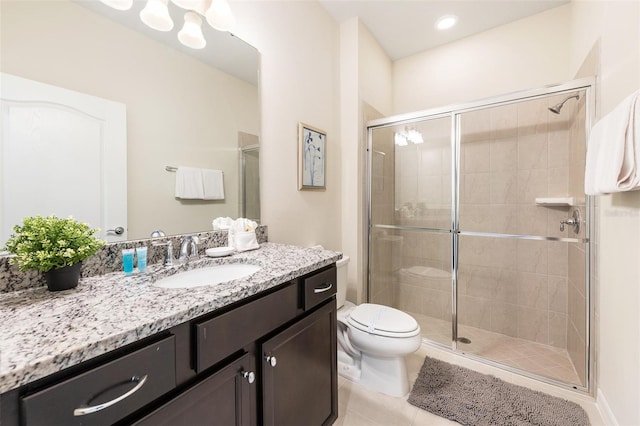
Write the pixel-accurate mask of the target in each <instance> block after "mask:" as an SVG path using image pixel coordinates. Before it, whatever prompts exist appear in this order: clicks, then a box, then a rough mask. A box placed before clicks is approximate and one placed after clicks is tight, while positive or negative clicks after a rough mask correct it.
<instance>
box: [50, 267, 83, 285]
mask: <svg viewBox="0 0 640 426" xmlns="http://www.w3.org/2000/svg"><path fill="white" fill-rule="evenodd" d="M81 266H82V262H78V263H74V264H73V265H71V266H64V267H62V268H59V269H51V270H49V271H47V272H45V273H44V279H45V280H46V281H47V288H48V289H49V291H61V290H69V289H70V288H75V287H77V286H78V281H80V268H81Z"/></svg>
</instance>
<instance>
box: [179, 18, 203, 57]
mask: <svg viewBox="0 0 640 426" xmlns="http://www.w3.org/2000/svg"><path fill="white" fill-rule="evenodd" d="M201 26H202V19H201V18H200V16H198V14H197V13H195V12H187V13H185V14H184V26H183V27H182V29H181V30H180V32H179V33H178V40H180V43H182V44H184V45H185V46H187V47H190V48H192V49H202V48H204V47H205V46H206V45H207V42H206V40H205V39H204V36H203V35H202V27H201Z"/></svg>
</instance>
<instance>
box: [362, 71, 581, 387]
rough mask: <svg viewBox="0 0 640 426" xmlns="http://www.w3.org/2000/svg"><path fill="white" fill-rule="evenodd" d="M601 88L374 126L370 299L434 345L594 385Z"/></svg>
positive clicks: (509, 98) (544, 93)
mask: <svg viewBox="0 0 640 426" xmlns="http://www.w3.org/2000/svg"><path fill="white" fill-rule="evenodd" d="M593 85H594V82H593V80H592V79H584V80H576V81H572V82H569V83H564V84H561V85H556V86H551V87H545V88H541V89H535V90H528V91H524V92H518V93H512V94H509V95H504V96H499V97H495V98H491V99H485V100H482V101H477V102H472V103H465V104H459V105H453V106H448V107H444V108H438V109H433V110H428V111H422V112H417V113H412V114H404V115H400V116H394V117H389V118H384V119H378V120H374V121H371V122H369V123H368V124H367V133H368V179H367V182H368V197H367V198H368V200H367V201H368V209H367V211H368V256H367V262H368V268H367V269H368V273H367V298H368V301H369V302H371V303H379V304H384V305H388V306H393V307H395V308H398V309H400V310H403V311H405V312H407V313H409V314H411V315H412V316H414V317H415V318H416V320H417V321H418V322H419V324H420V326H421V329H422V334H423V339H424V340H425V341H426V342H428V343H430V344H434V345H438V346H444V347H446V348H449V349H451V350H453V351H455V352H458V353H461V354H464V355H465V356H469V357H472V358H475V359H478V360H481V361H483V362H487V363H491V364H494V365H498V366H500V367H502V368H504V369H507V370H509V371H514V372H518V373H520V374H524V375H527V376H530V377H535V378H538V379H541V380H544V381H546V382H550V383H554V384H557V385H560V386H563V387H568V388H573V389H579V390H581V391H584V392H589V391H590V386H591V381H592V374H591V372H592V368H591V365H592V363H593V353H592V350H591V348H592V346H593V345H591V344H590V343H591V341H592V331H591V327H590V320H591V318H592V316H593V312H592V311H593V304H592V291H593V290H592V286H591V276H592V273H591V268H592V266H593V262H592V261H591V259H592V257H593V256H592V255H593V253H592V248H591V232H592V226H591V222H592V221H593V220H594V217H593V212H594V209H593V206H592V202H593V200H592V199H590V197H585V194H584V166H585V153H586V142H587V137H588V131H589V128H590V119H589V118H590V117H591V115H592V112H593V106H594V91H593V88H594V86H593Z"/></svg>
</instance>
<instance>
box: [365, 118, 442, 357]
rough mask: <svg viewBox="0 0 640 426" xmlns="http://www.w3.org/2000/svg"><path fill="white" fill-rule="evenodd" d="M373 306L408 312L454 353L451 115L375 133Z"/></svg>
mask: <svg viewBox="0 0 640 426" xmlns="http://www.w3.org/2000/svg"><path fill="white" fill-rule="evenodd" d="M371 132H372V134H371V141H372V144H371V147H370V167H371V170H370V176H371V185H370V194H369V197H370V224H371V225H370V226H371V229H370V244H369V265H370V267H369V279H368V285H369V289H368V291H369V292H368V293H369V301H370V302H371V303H378V304H383V305H387V306H392V307H395V308H397V309H400V310H402V311H405V312H408V313H409V314H411V315H412V316H413V317H414V318H416V320H417V321H418V322H419V324H420V326H421V329H422V335H423V337H426V338H428V339H431V340H433V341H435V342H437V343H440V344H444V345H447V346H451V333H452V285H451V282H452V265H451V259H452V258H451V251H452V233H451V223H452V197H451V193H452V172H451V171H452V150H451V134H452V125H451V118H450V115H447V116H440V117H433V118H430V119H425V120H421V121H415V122H410V123H401V124H397V125H394V126H388V127H378V128H374V129H372V130H371Z"/></svg>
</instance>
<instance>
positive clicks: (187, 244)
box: [178, 235, 200, 262]
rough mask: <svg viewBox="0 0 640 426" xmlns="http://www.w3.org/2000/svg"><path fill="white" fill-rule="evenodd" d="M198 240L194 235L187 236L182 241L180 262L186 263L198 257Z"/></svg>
mask: <svg viewBox="0 0 640 426" xmlns="http://www.w3.org/2000/svg"><path fill="white" fill-rule="evenodd" d="M199 242H200V240H199V239H198V237H196V236H195V235H188V236H186V237H184V238H183V239H182V243H181V244H180V257H179V258H178V260H179V261H180V262H186V261H188V260H189V259H191V258H192V257H198V243H199Z"/></svg>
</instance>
